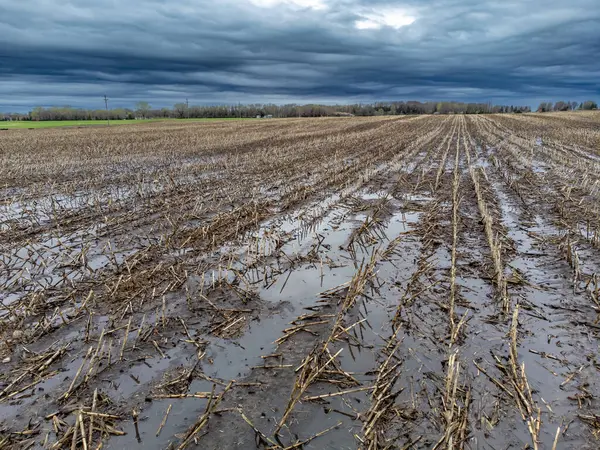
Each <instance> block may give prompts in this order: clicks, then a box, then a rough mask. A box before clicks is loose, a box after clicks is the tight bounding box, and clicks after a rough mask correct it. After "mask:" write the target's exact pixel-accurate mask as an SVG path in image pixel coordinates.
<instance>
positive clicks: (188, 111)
mask: <svg viewBox="0 0 600 450" xmlns="http://www.w3.org/2000/svg"><path fill="white" fill-rule="evenodd" d="M185 112H186V114H187V118H188V119H189V118H190V102H188V99H187V98H186V99H185Z"/></svg>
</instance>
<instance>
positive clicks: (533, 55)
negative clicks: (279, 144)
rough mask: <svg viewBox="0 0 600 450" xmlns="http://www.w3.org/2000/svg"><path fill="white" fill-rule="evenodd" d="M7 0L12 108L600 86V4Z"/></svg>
mask: <svg viewBox="0 0 600 450" xmlns="http://www.w3.org/2000/svg"><path fill="white" fill-rule="evenodd" d="M2 3H3V4H2V5H0V60H1V64H0V110H22V109H27V108H29V107H31V106H34V105H38V104H40V105H55V104H60V105H63V104H70V105H74V106H85V107H92V106H97V105H98V98H99V97H101V96H102V95H103V94H104V93H107V94H108V95H109V96H110V98H111V101H112V104H113V105H115V106H118V105H119V106H131V105H132V103H134V102H135V101H138V100H148V101H150V102H151V103H152V104H153V105H154V106H165V105H172V104H173V103H175V102H178V101H181V100H182V99H184V98H186V97H188V98H190V100H191V101H192V102H194V103H232V102H277V103H284V102H292V101H293V102H313V101H314V102H329V103H331V102H349V101H372V100H386V99H423V100H427V99H455V100H467V101H470V100H478V101H481V100H484V101H487V100H493V101H498V102H511V103H534V102H536V101H538V100H545V99H557V100H558V99H565V100H569V99H576V100H582V99H585V98H588V97H592V98H594V97H596V96H598V93H599V90H600V86H599V82H598V80H599V78H600V77H599V76H600V60H599V59H598V57H597V55H598V54H600V26H598V24H599V23H600V5H598V2H597V0H572V1H570V2H568V3H567V2H565V1H562V0H549V1H542V0H539V1H538V0H529V1H503V2H497V1H495V0H493V1H492V0H480V1H476V0H465V1H458V0H422V1H417V0H407V1H393V0H377V1H367V0H221V1H219V2H212V1H208V0H182V1H178V2H167V1H166V0H147V1H144V2H128V3H124V2H117V1H116V0H71V1H58V0H27V1H20V2H2Z"/></svg>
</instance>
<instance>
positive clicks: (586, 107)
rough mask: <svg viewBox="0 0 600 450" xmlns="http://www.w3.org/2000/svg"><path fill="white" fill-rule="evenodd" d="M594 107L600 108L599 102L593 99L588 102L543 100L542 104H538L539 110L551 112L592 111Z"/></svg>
mask: <svg viewBox="0 0 600 450" xmlns="http://www.w3.org/2000/svg"><path fill="white" fill-rule="evenodd" d="M593 109H598V104H597V103H596V102H595V101H593V100H588V101H586V102H581V103H577V102H563V101H559V102H556V103H552V102H542V103H540V106H538V109H537V112H550V111H575V110H582V111H591V110H593Z"/></svg>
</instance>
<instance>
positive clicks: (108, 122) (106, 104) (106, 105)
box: [104, 94, 110, 127]
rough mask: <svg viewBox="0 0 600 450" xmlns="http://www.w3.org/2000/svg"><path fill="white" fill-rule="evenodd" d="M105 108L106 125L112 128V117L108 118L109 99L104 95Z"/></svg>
mask: <svg viewBox="0 0 600 450" xmlns="http://www.w3.org/2000/svg"><path fill="white" fill-rule="evenodd" d="M104 106H105V108H106V123H107V124H108V126H109V127H110V117H108V97H107V96H106V94H104Z"/></svg>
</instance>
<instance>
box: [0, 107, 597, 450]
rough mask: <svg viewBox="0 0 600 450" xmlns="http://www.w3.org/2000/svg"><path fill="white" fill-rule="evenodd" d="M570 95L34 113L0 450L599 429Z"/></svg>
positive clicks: (504, 438) (454, 444)
mask: <svg viewBox="0 0 600 450" xmlns="http://www.w3.org/2000/svg"><path fill="white" fill-rule="evenodd" d="M528 117H529V116H528ZM565 117H566V118H565V119H564V120H565V124H566V125H565V129H566V131H565V132H564V134H561V133H560V131H556V132H555V133H554V134H553V135H552V136H553V137H552V141H549V140H548V139H546V140H545V141H540V138H539V132H540V131H539V129H538V128H539V127H541V126H542V125H540V124H539V123H538V120H539V119H538V118H537V117H536V116H531V118H530V119H527V117H525V118H511V119H507V118H504V117H499V116H484V117H480V116H446V117H443V116H432V117H426V118H423V117H418V118H402V119H387V118H385V119H377V118H373V119H364V120H363V119H358V118H357V119H349V120H348V121H330V120H325V121H322V122H319V123H317V121H311V120H307V121H301V120H289V121H281V122H278V123H277V124H275V123H274V122H273V123H268V124H264V125H260V126H258V125H256V124H247V125H244V124H234V125H231V127H232V128H235V129H228V128H227V127H223V126H221V125H219V126H213V125H201V124H195V125H194V124H192V125H189V126H186V127H174V128H173V129H170V128H168V127H167V128H165V129H161V130H160V133H159V132H158V131H155V130H151V129H148V130H141V131H140V130H139V129H134V128H132V129H131V130H129V131H128V130H127V129H126V128H127V127H121V128H120V129H119V131H118V135H116V136H115V135H106V134H105V133H106V131H104V130H100V129H98V130H61V131H53V132H48V136H47V138H48V139H49V140H50V141H52V140H53V139H56V140H57V141H56V142H61V144H60V146H59V147H58V150H56V149H55V150H53V151H58V152H59V156H60V158H62V159H60V160H59V161H60V163H59V164H54V163H53V162H51V161H49V160H44V158H39V160H38V161H36V162H35V163H36V164H37V166H38V169H39V170H38V175H37V178H36V179H34V178H33V177H32V176H31V171H32V170H33V165H24V164H23V161H22V160H16V159H14V160H11V159H10V158H8V159H7V163H9V164H12V165H13V166H11V167H12V173H14V174H15V176H14V178H13V181H12V185H7V187H6V188H4V189H3V191H2V195H1V197H0V198H1V199H2V205H1V206H2V215H1V216H0V218H1V223H0V245H1V247H0V248H1V251H2V253H1V255H0V262H1V264H2V266H1V270H0V283H2V285H3V289H2V293H1V294H0V299H1V300H2V302H3V309H2V327H1V332H2V334H3V347H2V356H3V358H4V361H3V362H2V364H3V368H4V370H3V373H2V375H0V380H1V383H2V384H1V385H0V389H1V391H0V420H1V421H2V438H1V440H0V442H1V444H0V448H47V449H50V448H52V449H60V448H90V449H92V448H93V449H95V448H100V446H102V447H103V448H112V449H121V448H165V449H166V448H172V449H184V448H210V449H234V448H240V449H249V448H270V449H292V448H314V449H384V448H415V449H421V448H423V449H425V448H438V449H441V448H452V449H454V448H465V449H479V448H482V449H488V448H489V449H498V448H515V449H516V448H539V449H543V448H549V449H551V448H560V449H562V448H564V449H570V448H573V449H575V448H577V449H582V448H589V449H593V448H598V441H597V437H596V436H597V435H598V431H599V430H600V415H598V414H600V413H599V412H598V403H597V402H598V400H597V398H598V395H600V385H599V382H598V380H597V372H598V369H599V367H600V366H599V365H598V364H599V363H598V362H597V361H596V359H597V356H596V355H597V353H598V343H599V341H598V333H599V331H600V325H598V322H599V320H598V319H599V317H600V316H599V315H598V314H599V313H600V290H599V285H598V276H597V274H598V273H599V272H600V244H599V242H598V238H597V237H598V234H597V231H598V227H599V225H600V224H598V222H597V217H598V214H597V211H596V209H597V206H595V205H596V203H595V202H596V201H597V200H598V196H599V195H600V194H599V193H598V188H597V186H598V183H600V179H599V178H598V172H596V173H594V172H593V171H591V170H589V169H588V167H589V164H595V161H596V159H595V158H597V157H598V155H597V150H594V148H592V147H590V146H589V145H586V144H585V143H586V142H588V141H587V140H588V139H589V136H588V135H587V134H586V137H585V139H586V140H585V141H584V140H583V138H581V141H578V140H577V139H578V135H577V134H576V133H575V132H574V131H573V130H576V129H577V123H578V120H583V119H579V118H578V117H577V115H571V116H568V117H567V116H565ZM549 120H550V119H549ZM587 120H588V119H586V121H587ZM598 122H599V123H600V117H599V118H598ZM552 123H555V121H554V120H553V121H552ZM586 123H587V122H586ZM567 125H568V126H567ZM545 126H546V125H545V124H544V127H545ZM555 126H557V127H560V124H558V125H555ZM544 129H546V128H544ZM586 129H587V128H586ZM233 132H235V133H238V135H236V136H231V133H233ZM61 133H63V134H61ZM86 133H89V134H93V136H88V135H86ZM164 135H166V136H167V137H168V138H166V137H165V136H164ZM561 136H564V139H567V138H568V139H569V140H568V141H567V140H565V141H561ZM92 138H94V139H95V142H96V141H97V142H102V143H103V145H104V146H101V145H96V146H95V147H94V151H95V152H98V155H101V154H104V153H102V152H103V151H105V152H106V153H105V154H106V155H112V156H110V158H108V159H107V160H106V161H105V162H104V163H103V166H102V167H101V170H98V173H97V174H91V173H90V172H89V169H88V167H87V166H85V165H78V163H77V161H76V158H75V154H74V153H73V150H72V147H74V146H75V145H76V143H77V142H80V141H81V142H85V141H87V140H91V139H92ZM2 139H7V142H5V143H4V145H9V144H10V145H16V144H15V142H16V141H14V138H13V137H12V134H11V135H10V136H9V137H8V138H5V137H2ZM147 141H148V142H153V144H152V147H153V148H156V149H159V150H157V151H158V152H159V153H157V154H154V155H152V154H148V153H146V152H145V151H144V150H143V149H141V148H140V147H138V146H141V145H142V144H143V143H144V142H147ZM173 142H181V143H182V151H181V154H180V155H177V154H175V153H174V152H173V150H172V148H170V147H169V146H170V145H172V143H173ZM34 144H35V145H40V142H32V143H27V145H34ZM27 145H24V147H23V149H22V150H21V151H22V152H23V154H26V152H27V151H28V149H29V147H28V146H27ZM123 146H125V147H127V146H128V147H127V148H129V149H133V151H132V152H131V153H130V154H129V155H124V154H122V153H120V152H121V151H122V149H123V148H124V147H123ZM544 146H545V147H547V148H545V147H544ZM102 149H104V150H102ZM564 161H566V162H564ZM140 166H143V167H144V169H145V170H146V173H150V172H153V173H154V175H153V176H152V177H147V178H143V179H142V178H135V179H134V178H132V174H133V173H135V172H136V170H138V168H139V167H140ZM110 168H118V172H117V171H115V172H110ZM567 169H568V170H567ZM61 170H62V172H61ZM61 173H63V175H60V174H61ZM16 174H21V175H25V177H24V178H23V177H17V176H16ZM28 174H29V175H28ZM574 174H579V175H581V176H582V177H583V179H582V180H581V181H579V182H577V183H570V181H569V179H570V177H573V175H574ZM51 177H55V179H54V181H53V182H52V183H50V181H49V180H50V178H51ZM128 177H129V178H128Z"/></svg>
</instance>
